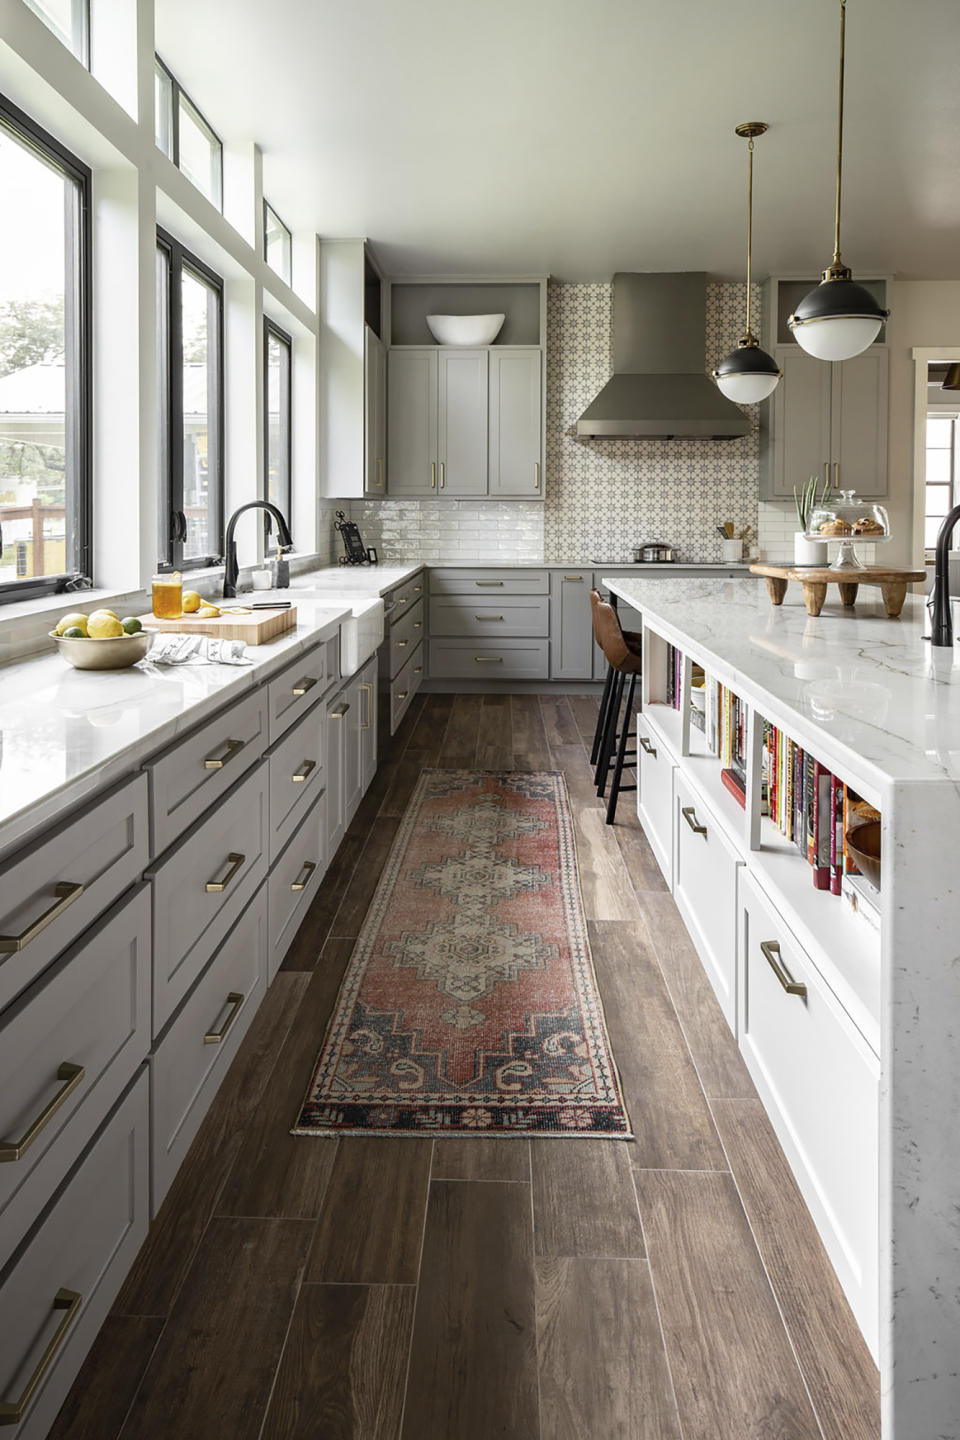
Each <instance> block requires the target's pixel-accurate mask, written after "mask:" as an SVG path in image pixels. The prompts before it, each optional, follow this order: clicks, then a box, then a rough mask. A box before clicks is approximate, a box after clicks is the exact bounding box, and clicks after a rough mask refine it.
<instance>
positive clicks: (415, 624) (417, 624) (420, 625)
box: [413, 620, 423, 630]
mask: <svg viewBox="0 0 960 1440" xmlns="http://www.w3.org/2000/svg"><path fill="white" fill-rule="evenodd" d="M413 628H414V630H422V629H423V621H422V620H414V622H413Z"/></svg>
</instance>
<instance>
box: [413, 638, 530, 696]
mask: <svg viewBox="0 0 960 1440" xmlns="http://www.w3.org/2000/svg"><path fill="white" fill-rule="evenodd" d="M549 673H550V642H549V640H509V639H508V640H498V641H497V642H496V644H486V643H484V641H483V640H482V639H481V640H442V639H439V640H431V641H430V677H431V679H436V680H444V679H447V680H483V681H488V682H491V683H492V684H495V685H496V684H498V683H502V682H503V681H504V680H546V679H547V678H548V676H549Z"/></svg>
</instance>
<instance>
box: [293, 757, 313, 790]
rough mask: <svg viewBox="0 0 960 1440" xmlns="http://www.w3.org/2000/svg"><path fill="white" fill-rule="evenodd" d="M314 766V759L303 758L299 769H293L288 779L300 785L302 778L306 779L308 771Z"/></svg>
mask: <svg viewBox="0 0 960 1440" xmlns="http://www.w3.org/2000/svg"><path fill="white" fill-rule="evenodd" d="M316 768H317V762H316V760H304V762H303V764H302V765H301V766H300V769H299V770H295V771H294V772H293V774H292V775H291V776H290V779H291V780H292V781H293V783H294V785H302V784H303V782H304V780H306V778H307V776H308V775H309V774H310V771H311V770H316Z"/></svg>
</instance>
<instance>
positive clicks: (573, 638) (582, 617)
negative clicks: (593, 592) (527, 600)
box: [550, 570, 593, 680]
mask: <svg viewBox="0 0 960 1440" xmlns="http://www.w3.org/2000/svg"><path fill="white" fill-rule="evenodd" d="M592 580H593V573H592V571H590V570H552V571H551V572H550V678H551V680H590V679H592V676H593V627H592V624H591V619H590V585H591V583H592Z"/></svg>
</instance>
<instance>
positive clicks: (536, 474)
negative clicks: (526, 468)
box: [533, 460, 540, 490]
mask: <svg viewBox="0 0 960 1440" xmlns="http://www.w3.org/2000/svg"><path fill="white" fill-rule="evenodd" d="M533 488H534V490H539V489H540V461H539V460H536V461H534V465H533Z"/></svg>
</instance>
